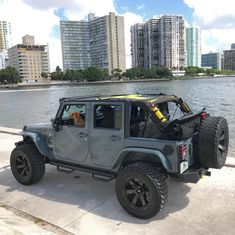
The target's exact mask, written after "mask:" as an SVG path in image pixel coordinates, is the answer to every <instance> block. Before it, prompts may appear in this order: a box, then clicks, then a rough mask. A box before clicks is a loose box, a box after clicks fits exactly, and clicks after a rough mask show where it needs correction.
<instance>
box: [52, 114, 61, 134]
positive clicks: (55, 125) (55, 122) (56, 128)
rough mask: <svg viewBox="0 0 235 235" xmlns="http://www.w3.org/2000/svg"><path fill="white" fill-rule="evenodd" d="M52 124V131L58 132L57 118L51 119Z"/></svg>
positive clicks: (58, 120) (58, 123)
mask: <svg viewBox="0 0 235 235" xmlns="http://www.w3.org/2000/svg"><path fill="white" fill-rule="evenodd" d="M51 122H52V126H53V127H54V129H55V130H56V131H59V130H60V119H59V118H58V117H56V118H55V119H51Z"/></svg>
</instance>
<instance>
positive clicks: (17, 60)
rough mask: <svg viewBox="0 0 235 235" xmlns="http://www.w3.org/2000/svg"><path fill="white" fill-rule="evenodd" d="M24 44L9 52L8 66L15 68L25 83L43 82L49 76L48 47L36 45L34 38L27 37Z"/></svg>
mask: <svg viewBox="0 0 235 235" xmlns="http://www.w3.org/2000/svg"><path fill="white" fill-rule="evenodd" d="M22 39H23V40H22V41H23V43H22V44H18V45H16V46H13V47H11V48H10V49H9V50H8V56H9V60H8V65H9V66H11V67H14V68H15V69H16V70H17V71H18V72H19V74H20V77H21V79H22V80H23V82H40V81H43V80H44V79H45V78H44V74H49V72H50V68H49V58H48V46H47V45H35V42H34V37H33V36H29V35H26V36H24V37H23V38H22Z"/></svg>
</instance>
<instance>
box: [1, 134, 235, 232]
mask: <svg viewBox="0 0 235 235" xmlns="http://www.w3.org/2000/svg"><path fill="white" fill-rule="evenodd" d="M19 139H21V137H20V136H16V135H7V134H2V133H0V202H1V203H2V204H3V205H6V206H9V207H10V208H15V209H16V210H17V211H22V212H26V213H27V214H29V215H32V216H33V217H34V218H38V219H39V220H43V221H46V222H48V223H51V224H52V225H55V227H57V226H58V227H59V228H61V229H62V230H60V231H58V233H61V232H64V233H66V231H68V232H70V233H73V234H86V235H89V234H92V235H93V234H102V235H104V234H111V233H112V234H131V233H132V234H141V235H142V234H164V235H165V234H189V233H190V234H218V235H219V234H226V235H227V234H235V224H234V221H235V168H230V167H224V168H223V169H222V170H212V176H211V177H205V178H204V179H202V180H201V181H200V182H199V183H197V184H184V183H182V182H177V181H174V180H171V179H169V180H168V182H167V183H168V187H169V199H168V203H167V204H166V207H165V209H164V210H163V211H162V212H161V213H160V214H158V215H157V216H155V217H154V218H152V219H151V220H140V219H136V218H134V217H132V216H130V215H128V214H127V213H126V212H125V211H124V210H123V209H122V208H121V206H120V205H119V203H118V201H117V199H116V196H115V192H114V182H109V183H101V182H97V181H94V180H93V179H92V177H91V176H90V175H89V174H85V173H80V172H73V173H72V174H69V175H68V174H64V173H60V172H57V171H56V168H55V167H53V166H47V167H46V174H45V177H44V178H43V179H42V180H41V181H40V182H39V183H37V184H35V185H32V186H24V185H21V184H19V183H18V182H17V181H16V180H15V179H14V177H13V176H12V174H11V171H10V167H9V156H10V151H11V150H12V148H13V147H14V142H16V141H18V140H19ZM0 213H1V211H0ZM0 215H1V214H0ZM12 216H14V214H13V215H12ZM12 218H14V217H12ZM0 221H1V222H2V221H3V222H4V218H2V216H0ZM13 221H14V219H13ZM29 222H30V223H32V222H31V221H29ZM10 227H11V226H10ZM12 228H13V227H12ZM0 231H1V227H0ZM0 234H2V233H1V232H0ZM23 234H27V233H24V232H23ZM31 234H32V233H31ZM36 234H40V233H36Z"/></svg>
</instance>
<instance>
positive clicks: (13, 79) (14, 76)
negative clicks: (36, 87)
mask: <svg viewBox="0 0 235 235" xmlns="http://www.w3.org/2000/svg"><path fill="white" fill-rule="evenodd" d="M0 82H1V83H10V84H13V83H18V82H22V80H21V78H20V74H19V72H18V71H17V70H16V69H15V68H13V67H6V68H5V69H2V70H1V71H0Z"/></svg>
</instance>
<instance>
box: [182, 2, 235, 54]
mask: <svg viewBox="0 0 235 235" xmlns="http://www.w3.org/2000/svg"><path fill="white" fill-rule="evenodd" d="M184 2H185V3H186V4H187V5H188V6H189V7H190V8H192V9H193V18H194V23H195V24H197V25H199V26H201V28H202V52H203V53H207V52H209V51H223V50H224V49H229V48H230V45H231V43H233V42H234V41H235V11H234V9H235V1H232V0H223V1H215V0H184Z"/></svg>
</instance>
